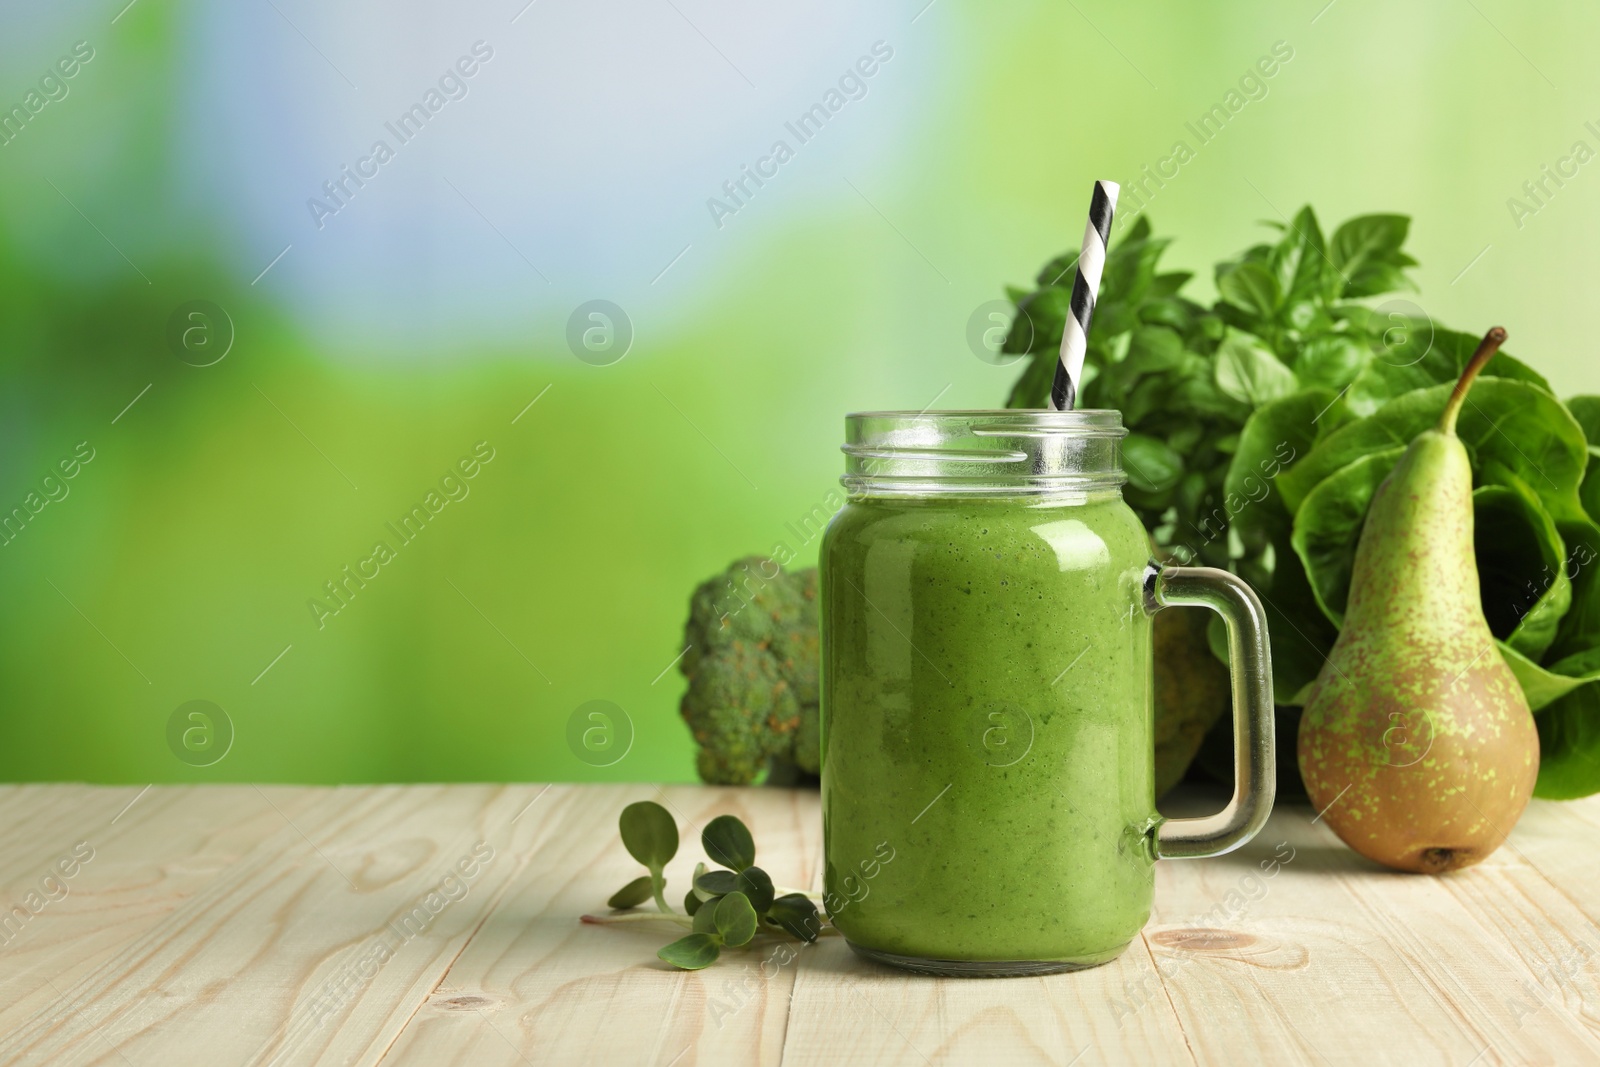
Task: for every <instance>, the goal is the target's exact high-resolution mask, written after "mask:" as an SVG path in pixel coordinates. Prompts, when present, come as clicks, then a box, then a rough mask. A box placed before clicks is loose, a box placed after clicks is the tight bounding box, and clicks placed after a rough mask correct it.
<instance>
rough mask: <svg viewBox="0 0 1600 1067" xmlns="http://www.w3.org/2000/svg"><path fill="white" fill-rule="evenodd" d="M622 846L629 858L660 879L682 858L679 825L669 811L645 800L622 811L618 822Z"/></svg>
mask: <svg viewBox="0 0 1600 1067" xmlns="http://www.w3.org/2000/svg"><path fill="white" fill-rule="evenodd" d="M617 823H618V827H619V828H620V829H621V830H622V843H623V845H624V846H626V847H627V849H628V853H629V855H631V856H632V857H633V858H634V859H636V860H638V861H639V862H640V863H642V864H644V865H645V866H646V867H648V868H650V871H651V873H652V874H656V875H659V874H660V873H661V869H662V868H663V867H665V866H666V865H667V863H668V861H670V860H671V859H672V857H673V856H676V855H677V854H678V824H677V823H675V822H673V821H672V816H671V815H669V814H668V813H667V809H666V808H663V807H662V806H661V805H660V804H657V803H655V802H654V801H651V800H641V801H639V802H638V803H637V804H629V805H628V806H627V807H625V808H623V809H622V817H621V818H620V819H619V820H617Z"/></svg>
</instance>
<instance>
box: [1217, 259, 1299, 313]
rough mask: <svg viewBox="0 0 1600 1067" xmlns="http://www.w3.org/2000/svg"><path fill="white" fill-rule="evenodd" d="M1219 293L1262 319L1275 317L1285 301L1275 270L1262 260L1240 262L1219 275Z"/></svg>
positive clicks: (1237, 306) (1228, 300)
mask: <svg viewBox="0 0 1600 1067" xmlns="http://www.w3.org/2000/svg"><path fill="white" fill-rule="evenodd" d="M1217 295H1218V296H1220V297H1222V299H1223V300H1226V301H1227V302H1228V303H1230V304H1232V305H1233V306H1234V307H1236V308H1239V309H1240V310H1241V311H1244V312H1246V313H1248V314H1250V315H1253V316H1255V317H1256V318H1258V319H1266V320H1271V319H1272V318H1273V316H1274V315H1276V314H1277V311H1278V305H1279V304H1281V303H1282V302H1283V290H1282V288H1281V287H1280V286H1279V284H1278V279H1277V278H1275V277H1273V275H1272V272H1271V271H1269V270H1268V269H1267V268H1266V267H1264V266H1262V265H1261V264H1259V263H1240V264H1238V265H1236V266H1234V267H1233V268H1232V269H1231V270H1229V271H1227V273H1225V274H1219V275H1218V276H1217Z"/></svg>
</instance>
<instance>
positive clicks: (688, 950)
mask: <svg viewBox="0 0 1600 1067" xmlns="http://www.w3.org/2000/svg"><path fill="white" fill-rule="evenodd" d="M721 954H722V950H721V949H720V948H718V947H717V943H716V941H714V940H712V938H711V936H710V935H709V934H689V935H688V936H687V937H680V938H678V940H676V941H674V942H673V943H672V944H670V945H668V946H666V947H665V948H663V949H662V950H661V951H659V952H657V953H656V955H657V956H659V957H661V958H662V959H663V960H666V961H667V962H668V963H670V964H672V965H673V966H674V967H681V968H683V969H684V970H686V971H698V970H701V969H702V968H705V967H709V966H711V965H712V964H713V963H715V962H717V957H718V956H719V955H721Z"/></svg>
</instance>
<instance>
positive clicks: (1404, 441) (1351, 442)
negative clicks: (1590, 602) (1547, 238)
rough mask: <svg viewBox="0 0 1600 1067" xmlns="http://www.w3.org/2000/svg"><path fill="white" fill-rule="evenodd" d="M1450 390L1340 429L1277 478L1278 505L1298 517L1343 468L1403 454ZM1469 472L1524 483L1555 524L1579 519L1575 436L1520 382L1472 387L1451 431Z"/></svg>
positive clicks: (1553, 402) (1564, 415)
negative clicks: (1495, 471)
mask: <svg viewBox="0 0 1600 1067" xmlns="http://www.w3.org/2000/svg"><path fill="white" fill-rule="evenodd" d="M1451 388H1452V387H1451V386H1450V385H1438V386H1433V387H1431V388H1428V389H1418V390H1414V391H1412V392H1410V393H1406V394H1405V395H1404V396H1401V397H1397V398H1396V399H1394V400H1391V401H1390V402H1389V403H1387V404H1385V405H1384V406H1383V407H1382V408H1380V409H1379V410H1378V411H1377V413H1376V414H1374V415H1371V416H1369V417H1367V418H1364V419H1361V420H1359V421H1356V422H1352V423H1350V424H1348V425H1346V426H1342V427H1340V428H1339V429H1338V430H1335V431H1334V432H1333V433H1331V434H1329V435H1328V436H1327V437H1326V438H1325V439H1324V440H1322V441H1321V442H1320V443H1319V444H1318V445H1317V447H1316V448H1315V449H1314V450H1312V452H1311V454H1310V455H1308V456H1306V457H1305V459H1304V460H1302V461H1301V462H1299V463H1296V464H1295V465H1294V467H1292V468H1291V469H1289V470H1288V471H1285V472H1284V474H1283V476H1282V477H1281V478H1279V479H1278V486H1279V489H1280V490H1281V491H1282V493H1283V497H1284V500H1285V501H1286V502H1287V503H1288V504H1289V506H1290V507H1291V508H1292V509H1296V510H1298V509H1299V507H1300V506H1301V505H1302V504H1303V503H1304V502H1305V499H1306V497H1307V495H1308V494H1309V493H1310V492H1311V490H1312V489H1314V488H1316V486H1317V485H1318V484H1319V483H1320V482H1322V480H1323V479H1325V478H1327V477H1329V476H1331V475H1332V474H1334V473H1335V472H1336V471H1338V470H1340V469H1342V468H1343V467H1345V466H1347V465H1348V464H1350V463H1353V462H1355V461H1356V460H1358V459H1360V458H1362V457H1363V456H1367V455H1371V454H1372V453H1374V452H1382V451H1385V450H1388V449H1393V448H1404V447H1406V446H1407V445H1409V444H1410V443H1411V441H1412V440H1413V439H1414V438H1415V437H1416V436H1417V435H1418V434H1420V433H1421V432H1422V431H1424V430H1427V429H1431V428H1432V427H1434V426H1435V425H1436V424H1437V423H1438V421H1439V416H1440V414H1441V413H1442V412H1443V411H1444V405H1445V399H1446V398H1447V397H1448V396H1449V395H1450V390H1451ZM1456 433H1457V436H1458V437H1460V438H1461V443H1462V444H1463V445H1465V446H1466V448H1467V452H1468V454H1469V455H1470V456H1471V457H1472V460H1473V464H1474V467H1475V468H1477V467H1481V466H1483V465H1485V464H1487V463H1489V462H1491V461H1493V462H1497V463H1499V464H1500V465H1501V466H1502V467H1504V468H1505V469H1506V470H1509V471H1511V472H1512V473H1514V474H1515V475H1516V476H1517V477H1519V478H1521V479H1522V480H1523V481H1525V482H1527V483H1528V484H1529V485H1530V486H1532V487H1533V489H1534V491H1535V492H1537V493H1538V494H1539V497H1540V499H1541V500H1542V501H1543V502H1544V505H1545V508H1546V510H1547V511H1549V513H1550V515H1551V517H1552V518H1554V519H1556V521H1557V522H1561V521H1565V520H1570V519H1574V518H1580V519H1581V518H1584V517H1585V514H1584V511H1583V505H1582V503H1581V502H1580V501H1579V500H1578V485H1579V482H1580V481H1581V480H1582V478H1583V474H1584V469H1585V467H1586V465H1587V463H1588V458H1589V457H1588V448H1587V446H1586V444H1585V441H1584V437H1583V430H1582V429H1581V428H1580V427H1579V426H1578V423H1577V422H1576V420H1574V419H1573V417H1572V416H1571V415H1570V414H1569V413H1568V412H1567V409H1566V408H1565V407H1564V406H1563V405H1562V404H1561V402H1560V401H1559V400H1557V399H1556V398H1555V397H1553V396H1551V395H1550V394H1549V393H1548V392H1546V391H1545V390H1543V389H1541V388H1539V387H1538V386H1536V385H1532V384H1530V383H1527V382H1518V381H1511V380H1507V379H1504V378H1483V379H1480V380H1479V381H1478V383H1477V385H1476V386H1474V387H1473V390H1472V392H1471V394H1469V395H1468V397H1467V402H1466V405H1465V407H1463V409H1462V412H1461V419H1460V422H1459V423H1458V424H1457V427H1456Z"/></svg>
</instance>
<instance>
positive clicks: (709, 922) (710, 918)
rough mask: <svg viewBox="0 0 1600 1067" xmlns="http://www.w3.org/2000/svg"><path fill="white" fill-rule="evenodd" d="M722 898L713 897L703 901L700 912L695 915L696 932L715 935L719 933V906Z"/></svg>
mask: <svg viewBox="0 0 1600 1067" xmlns="http://www.w3.org/2000/svg"><path fill="white" fill-rule="evenodd" d="M721 900H722V898H721V897H712V898H711V899H710V900H706V901H702V902H701V904H700V910H699V911H696V912H695V913H694V932H695V933H697V934H715V933H716V932H717V904H718V903H719V902H720V901H721Z"/></svg>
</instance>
